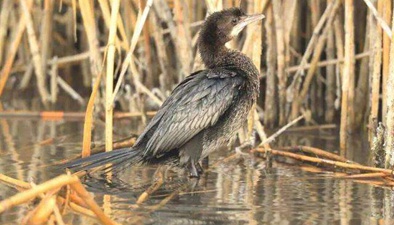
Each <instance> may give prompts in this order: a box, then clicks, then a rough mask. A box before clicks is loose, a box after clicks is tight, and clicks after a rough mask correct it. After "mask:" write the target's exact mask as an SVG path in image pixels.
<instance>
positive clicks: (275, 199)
mask: <svg viewBox="0 0 394 225" xmlns="http://www.w3.org/2000/svg"><path fill="white" fill-rule="evenodd" d="M115 127H117V128H120V129H117V130H116V138H121V137H125V136H128V135H130V133H134V132H135V133H138V132H141V129H142V128H143V127H142V126H141V125H140V124H139V122H138V121H131V120H122V121H117V122H116V124H115ZM0 128H1V129H0V156H1V157H0V173H3V174H6V175H8V176H11V177H15V178H18V179H22V180H25V181H30V180H32V181H34V182H36V183H41V182H43V181H45V180H48V179H50V178H52V177H55V176H57V175H59V174H61V173H62V171H59V170H55V169H53V167H48V165H50V164H52V163H55V162H58V161H60V160H64V159H67V158H71V157H74V156H76V155H78V153H80V149H81V143H82V135H81V133H82V130H83V121H63V120H58V121H44V120H37V119H26V118H24V119H15V118H12V119H0ZM96 129H97V130H98V131H97V132H95V135H94V137H95V143H96V144H100V143H102V140H104V139H103V137H102V136H101V135H102V133H103V132H101V131H102V129H103V127H102V125H100V124H98V125H97V126H96ZM50 138H56V139H55V140H54V142H53V143H51V144H43V145H40V144H38V143H40V142H41V143H43V142H42V141H44V140H49V139H50ZM360 140H361V138H357V139H355V141H354V142H352V143H353V144H354V145H355V146H354V147H352V148H351V149H350V151H349V152H348V154H347V157H348V158H349V159H353V160H355V161H358V162H363V163H365V162H366V161H367V154H368V151H367V149H366V148H365V146H364V143H363V142H360ZM337 142H338V141H337V138H336V136H335V135H333V134H332V133H329V132H321V133H317V132H312V133H302V134H300V133H293V134H287V135H286V136H282V138H280V139H279V140H277V144H278V145H282V146H283V145H298V144H305V145H310V146H315V147H321V148H324V149H331V150H335V149H337ZM230 154H232V152H231V151H226V150H223V151H221V152H219V153H216V154H215V155H213V156H212V157H211V158H210V164H211V168H212V171H210V172H208V174H206V175H205V176H203V177H202V178H201V180H200V181H199V183H198V184H197V185H195V184H193V182H192V181H190V180H188V179H186V178H184V177H183V176H182V175H180V174H178V173H177V172H172V171H168V173H167V182H166V183H165V184H164V186H163V187H162V188H161V189H160V190H159V191H158V192H156V193H155V194H154V195H153V196H152V197H151V198H150V199H149V200H148V201H147V202H146V203H144V204H143V206H142V207H140V208H137V207H136V205H135V202H136V199H137V198H138V196H139V195H140V194H141V193H142V192H143V190H145V189H146V188H147V187H148V186H149V185H150V184H151V183H152V177H153V176H154V171H155V168H152V167H145V168H133V169H131V170H129V171H128V172H126V173H124V174H122V175H121V176H120V179H122V181H119V180H117V179H113V180H112V183H109V182H108V181H106V179H104V178H100V177H96V178H89V179H86V180H85V183H86V185H87V186H88V187H89V190H90V191H92V193H94V196H95V200H96V201H97V202H98V203H99V204H100V205H101V206H102V207H103V208H104V210H105V211H106V213H108V214H109V215H110V216H111V217H112V218H114V219H115V220H116V221H118V222H120V223H122V224H129V223H130V222H131V221H132V220H133V219H134V218H135V217H136V215H138V216H141V217H143V222H144V223H146V224H394V219H393V218H394V215H393V213H394V212H393V197H394V195H393V192H392V191H391V190H389V189H385V188H381V187H374V186H371V185H368V184H361V183H357V182H354V181H350V180H343V179H335V178H331V177H329V176H327V175H326V174H317V173H311V172H307V171H304V170H301V169H300V167H299V166H298V165H297V163H298V162H296V161H293V160H288V159H280V163H278V162H274V163H273V166H272V167H271V168H268V167H267V165H266V163H265V161H263V160H260V159H258V158H250V157H246V158H240V159H236V160H233V161H229V162H221V163H218V165H217V166H216V167H214V168H213V167H212V165H213V164H215V163H216V162H218V161H220V160H221V159H223V158H225V157H226V156H228V155H230ZM179 187H182V189H180V190H181V193H180V195H177V196H176V197H174V198H173V199H171V200H170V201H169V202H168V203H167V204H166V205H164V206H162V207H160V208H158V209H156V210H153V209H152V208H150V207H152V206H157V205H158V204H159V203H160V202H161V201H162V200H163V199H165V198H166V197H167V196H168V195H170V194H171V193H172V192H173V191H175V190H178V189H179ZM15 193H17V191H16V190H14V189H13V188H10V187H7V186H5V185H4V184H2V183H0V199H5V198H7V197H10V196H12V195H13V194H15ZM29 209H31V208H28V207H27V206H26V205H24V206H20V207H16V208H13V209H11V210H9V211H7V212H6V213H4V214H2V215H0V223H1V224H15V223H17V222H19V221H20V220H21V218H23V216H24V215H26V213H27V212H28V210H29ZM65 219H66V221H68V222H69V223H70V224H95V223H97V221H95V220H93V219H90V218H87V217H82V216H78V215H75V214H69V215H67V216H65Z"/></svg>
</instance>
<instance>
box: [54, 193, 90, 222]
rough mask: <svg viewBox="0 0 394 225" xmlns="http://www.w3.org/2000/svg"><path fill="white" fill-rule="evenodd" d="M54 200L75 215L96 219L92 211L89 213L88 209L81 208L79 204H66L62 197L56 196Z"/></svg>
mask: <svg viewBox="0 0 394 225" xmlns="http://www.w3.org/2000/svg"><path fill="white" fill-rule="evenodd" d="M56 200H57V202H58V203H59V204H60V205H64V206H66V205H67V206H68V207H69V209H71V210H73V211H74V212H76V213H79V214H82V215H85V216H89V217H92V218H97V217H96V214H94V212H93V211H91V210H90V209H87V208H85V207H82V206H81V205H79V204H76V203H74V202H71V201H70V202H68V201H67V200H66V199H64V198H63V197H60V196H57V199H56ZM64 208H66V207H64Z"/></svg>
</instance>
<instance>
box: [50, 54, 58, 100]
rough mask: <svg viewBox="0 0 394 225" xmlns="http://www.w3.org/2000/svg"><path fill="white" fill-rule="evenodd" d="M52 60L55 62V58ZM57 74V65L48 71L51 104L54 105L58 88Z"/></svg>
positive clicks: (53, 65)
mask: <svg viewBox="0 0 394 225" xmlns="http://www.w3.org/2000/svg"><path fill="white" fill-rule="evenodd" d="M53 60H54V61H55V62H56V60H57V57H56V56H55V57H54V58H53ZM57 72H58V67H57V63H54V64H52V66H51V70H50V76H51V80H50V90H51V91H50V93H51V102H52V103H53V104H54V103H56V100H57V94H58V87H57Z"/></svg>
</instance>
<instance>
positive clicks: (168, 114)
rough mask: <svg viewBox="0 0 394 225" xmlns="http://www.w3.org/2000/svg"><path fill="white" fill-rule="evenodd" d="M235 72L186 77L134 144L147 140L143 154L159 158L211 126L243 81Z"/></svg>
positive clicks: (230, 102) (204, 71)
mask: <svg viewBox="0 0 394 225" xmlns="http://www.w3.org/2000/svg"><path fill="white" fill-rule="evenodd" d="M238 73H239V72H238V71H235V70H232V69H211V70H203V71H199V72H196V73H194V74H192V75H190V76H188V77H187V78H186V79H185V80H184V81H183V82H182V83H180V84H179V85H178V86H177V87H176V88H175V89H174V91H173V92H172V94H171V96H170V97H169V98H168V99H167V100H166V101H165V102H164V103H163V106H162V108H161V109H160V110H159V112H158V113H157V114H156V116H155V117H154V118H153V119H152V121H151V122H150V123H149V125H148V126H147V127H146V129H145V131H144V132H143V134H142V135H141V137H140V138H139V140H138V141H137V143H138V142H139V141H141V140H142V139H145V140H148V139H149V140H148V141H147V143H146V146H145V151H144V155H146V156H156V157H160V156H161V155H162V154H163V153H165V152H168V151H171V150H173V149H177V148H179V147H181V146H182V145H184V144H185V143H186V142H187V141H189V140H190V139H191V138H193V137H194V136H195V135H197V134H198V133H199V132H200V131H202V130H204V129H205V128H207V127H210V126H213V125H214V124H215V123H216V122H217V121H218V119H219V118H220V116H221V115H223V114H224V113H225V112H226V110H227V109H228V108H229V107H230V105H231V104H232V102H233V100H234V99H235V98H236V97H237V95H238V90H239V88H240V87H241V85H242V84H243V81H244V78H243V77H242V76H240V75H239V74H238ZM149 136H150V138H149ZM144 137H145V138H144ZM147 138H148V139H147Z"/></svg>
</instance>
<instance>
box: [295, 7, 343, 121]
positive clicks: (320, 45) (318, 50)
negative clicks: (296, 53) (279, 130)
mask: <svg viewBox="0 0 394 225" xmlns="http://www.w3.org/2000/svg"><path fill="white" fill-rule="evenodd" d="M339 6H340V1H338V0H336V1H335V2H334V7H333V9H332V10H331V12H330V14H329V16H328V18H327V22H326V25H325V27H324V28H323V31H322V34H321V35H320V36H319V37H318V39H317V41H316V45H315V49H314V52H313V56H312V60H311V67H310V68H309V70H308V73H307V75H306V77H305V80H304V84H303V86H302V90H301V92H300V93H299V94H298V98H297V99H296V100H295V101H293V104H292V117H294V116H296V115H298V114H299V110H300V107H301V104H302V102H303V101H304V99H305V97H306V95H307V94H308V91H309V88H310V85H311V82H312V79H313V77H314V75H315V74H316V73H315V72H316V69H317V63H318V62H319V60H320V56H321V54H322V53H323V50H324V46H325V44H326V41H327V36H328V34H329V31H330V30H331V27H332V26H331V25H332V23H333V21H334V19H335V16H336V14H337V10H338V8H339Z"/></svg>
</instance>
